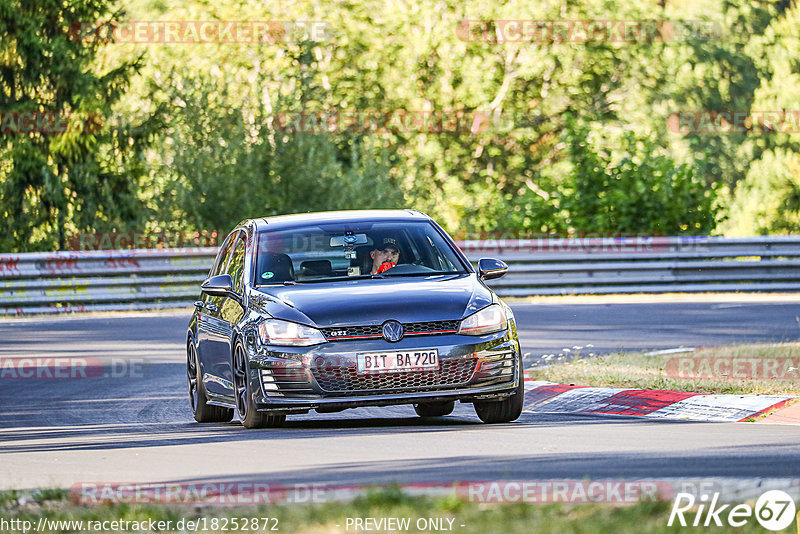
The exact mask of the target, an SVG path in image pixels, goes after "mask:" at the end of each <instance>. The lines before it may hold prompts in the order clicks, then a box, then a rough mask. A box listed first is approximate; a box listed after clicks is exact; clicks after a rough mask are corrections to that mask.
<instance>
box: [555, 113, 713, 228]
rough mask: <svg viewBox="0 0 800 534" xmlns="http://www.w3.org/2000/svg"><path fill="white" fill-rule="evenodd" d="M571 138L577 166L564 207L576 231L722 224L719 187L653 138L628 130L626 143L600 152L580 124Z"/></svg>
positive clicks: (571, 129) (572, 157)
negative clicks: (666, 153)
mask: <svg viewBox="0 0 800 534" xmlns="http://www.w3.org/2000/svg"><path fill="white" fill-rule="evenodd" d="M565 138H566V139H565V140H566V142H567V143H568V145H569V153H570V160H571V162H572V166H573V168H572V172H571V173H570V175H569V180H568V183H567V187H566V188H565V190H564V192H563V193H562V195H561V207H562V209H563V210H564V211H565V212H566V216H567V219H568V221H569V224H570V227H571V229H572V230H573V231H576V232H578V233H587V232H600V233H614V232H646V233H650V234H656V235H657V234H661V235H664V234H666V235H673V234H679V233H685V234H691V235H703V234H708V233H710V232H711V231H712V230H713V229H714V227H715V226H716V223H717V221H716V217H717V212H718V208H717V206H716V203H715V200H716V198H715V195H714V190H713V189H709V188H708V187H707V186H706V184H705V183H704V181H703V180H702V179H700V178H698V177H697V175H696V174H695V173H696V170H695V169H694V168H692V167H690V166H688V165H685V164H684V165H676V164H675V162H674V161H673V160H672V159H671V158H669V157H667V156H664V155H662V154H659V152H660V149H659V148H658V146H657V145H656V144H655V143H653V142H652V141H651V140H649V139H646V138H645V139H639V138H637V137H636V135H635V134H634V133H633V132H628V133H627V134H626V135H625V136H624V137H623V138H622V144H621V146H619V147H614V148H613V149H609V150H604V149H599V150H598V149H596V148H595V147H594V146H593V145H592V143H591V141H590V135H589V128H588V127H587V126H585V125H580V124H576V123H570V126H569V128H568V130H567V133H566V135H565Z"/></svg>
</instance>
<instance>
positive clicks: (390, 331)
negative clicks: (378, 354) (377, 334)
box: [383, 321, 403, 343]
mask: <svg viewBox="0 0 800 534" xmlns="http://www.w3.org/2000/svg"><path fill="white" fill-rule="evenodd" d="M383 339H385V340H386V341H389V342H391V343H396V342H398V341H400V340H401V339H403V325H401V324H400V323H398V322H397V321H386V322H385V323H383Z"/></svg>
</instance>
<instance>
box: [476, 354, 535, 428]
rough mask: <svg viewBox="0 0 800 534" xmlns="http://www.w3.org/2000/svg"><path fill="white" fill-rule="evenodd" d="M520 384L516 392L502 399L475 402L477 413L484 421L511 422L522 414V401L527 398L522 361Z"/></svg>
mask: <svg viewBox="0 0 800 534" xmlns="http://www.w3.org/2000/svg"><path fill="white" fill-rule="evenodd" d="M517 365H518V366H519V384H517V387H516V389H515V390H514V393H512V394H511V396H509V397H506V398H505V399H503V400H501V401H483V402H475V403H474V404H473V406H474V407H475V413H476V414H478V418H479V419H480V420H481V421H483V422H484V423H510V422H511V421H515V420H516V419H518V418H519V416H520V415H521V414H522V402H523V400H525V376H524V374H523V372H522V361H521V360H520V361H518V362H517Z"/></svg>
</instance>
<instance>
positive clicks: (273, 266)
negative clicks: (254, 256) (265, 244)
mask: <svg viewBox="0 0 800 534" xmlns="http://www.w3.org/2000/svg"><path fill="white" fill-rule="evenodd" d="M256 276H257V277H258V281H257V282H258V283H259V284H280V283H282V282H288V281H290V280H294V266H293V265H292V259H291V258H290V257H289V256H288V255H287V254H281V253H273V252H266V253H262V254H260V255H259V257H258V272H257V273H256Z"/></svg>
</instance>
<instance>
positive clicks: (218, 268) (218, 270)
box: [208, 236, 235, 278]
mask: <svg viewBox="0 0 800 534" xmlns="http://www.w3.org/2000/svg"><path fill="white" fill-rule="evenodd" d="M234 238H235V236H231V237H230V238H229V239H227V240H226V241H225V243H224V244H223V245H222V250H220V252H219V255H218V256H217V258H218V260H219V261H218V262H217V263H216V264H215V265H214V267H213V270H212V271H211V272H210V273H209V275H208V276H209V278H210V277H212V276H217V275H218V274H223V273H224V272H225V267H226V266H227V265H228V258H230V256H231V250H232V249H233V242H234Z"/></svg>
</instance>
